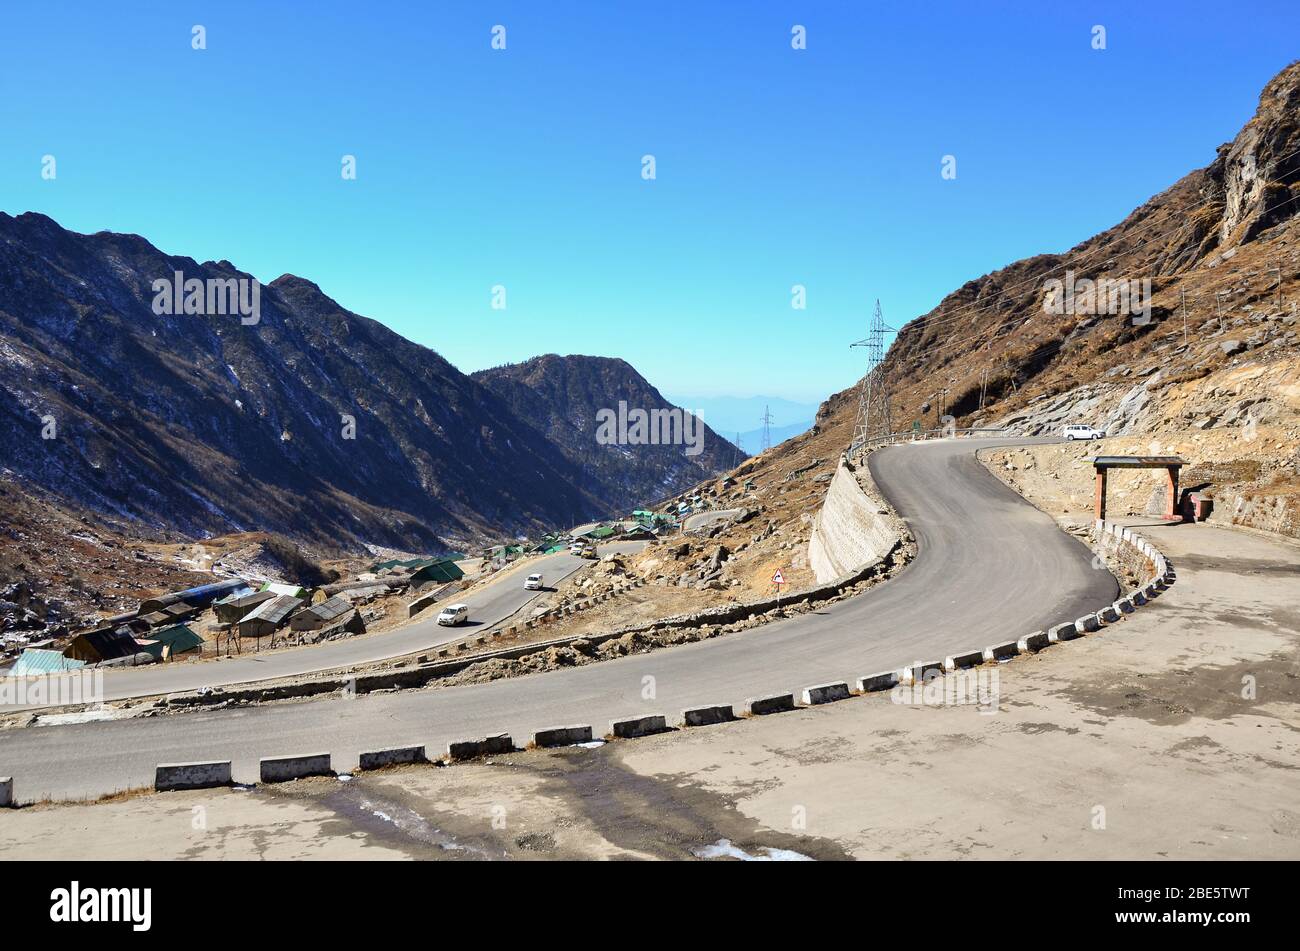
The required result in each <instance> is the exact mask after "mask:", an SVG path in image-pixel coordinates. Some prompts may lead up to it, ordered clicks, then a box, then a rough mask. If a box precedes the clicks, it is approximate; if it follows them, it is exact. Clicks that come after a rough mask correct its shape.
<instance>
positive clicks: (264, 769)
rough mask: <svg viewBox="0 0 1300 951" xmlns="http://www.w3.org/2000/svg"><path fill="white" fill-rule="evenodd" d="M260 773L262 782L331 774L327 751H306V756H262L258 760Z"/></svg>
mask: <svg viewBox="0 0 1300 951" xmlns="http://www.w3.org/2000/svg"><path fill="white" fill-rule="evenodd" d="M259 765H260V767H261V770H260V775H261V777H262V782H264V783H283V782H288V781H289V780H291V779H303V778H304V777H307V776H333V775H334V770H333V769H331V768H330V755H329V754H328V753H308V754H307V755H306V756H264V757H263V758H262V760H261V762H260V764H259Z"/></svg>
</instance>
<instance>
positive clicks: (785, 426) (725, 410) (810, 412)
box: [670, 396, 817, 456]
mask: <svg viewBox="0 0 1300 951" xmlns="http://www.w3.org/2000/svg"><path fill="white" fill-rule="evenodd" d="M670 398H671V399H672V401H673V402H674V403H676V404H677V405H679V406H685V407H687V408H689V409H692V410H695V409H698V410H700V411H701V412H702V413H703V414H704V419H705V421H706V422H707V423H708V424H709V425H710V426H712V427H713V428H714V429H716V430H717V431H718V432H720V433H722V434H723V435H724V436H726V437H727V438H728V439H730V440H732V441H733V442H734V441H735V438H736V433H740V442H741V448H742V449H743V450H744V452H745V454H747V455H751V456H752V455H756V454H757V453H758V452H759V451H760V450H761V449H762V448H763V425H762V418H763V413H764V411H765V410H770V412H771V414H772V431H771V438H772V445H773V446H775V445H776V444H777V443H779V442H783V441H785V440H787V439H789V438H790V437H791V436H798V435H799V434H800V433H802V432H806V431H807V430H808V429H810V428H812V424H813V419H814V418H815V417H816V416H817V404H816V403H796V402H793V401H791V400H785V399H781V398H780V397H777V396H673V397H670Z"/></svg>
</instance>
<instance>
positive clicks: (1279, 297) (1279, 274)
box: [1273, 258, 1282, 307]
mask: <svg viewBox="0 0 1300 951" xmlns="http://www.w3.org/2000/svg"><path fill="white" fill-rule="evenodd" d="M1273 299H1274V301H1275V302H1276V303H1277V306H1278V307H1281V306H1282V259H1281V258H1278V261H1277V293H1276V294H1275V295H1274V298H1273Z"/></svg>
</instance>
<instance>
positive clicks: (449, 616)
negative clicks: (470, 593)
mask: <svg viewBox="0 0 1300 951" xmlns="http://www.w3.org/2000/svg"><path fill="white" fill-rule="evenodd" d="M468 620H469V605H468V604H449V605H447V606H446V607H445V608H443V609H442V610H441V611H439V612H438V623H439V624H445V625H447V626H452V625H456V624H464V623H465V622H466V621H468Z"/></svg>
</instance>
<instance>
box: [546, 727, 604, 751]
mask: <svg viewBox="0 0 1300 951" xmlns="http://www.w3.org/2000/svg"><path fill="white" fill-rule="evenodd" d="M590 742H591V727H590V726H553V727H548V728H546V729H545V730H538V731H537V732H536V733H534V734H533V745H534V746H541V747H551V746H573V745H574V744H576V743H590Z"/></svg>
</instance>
